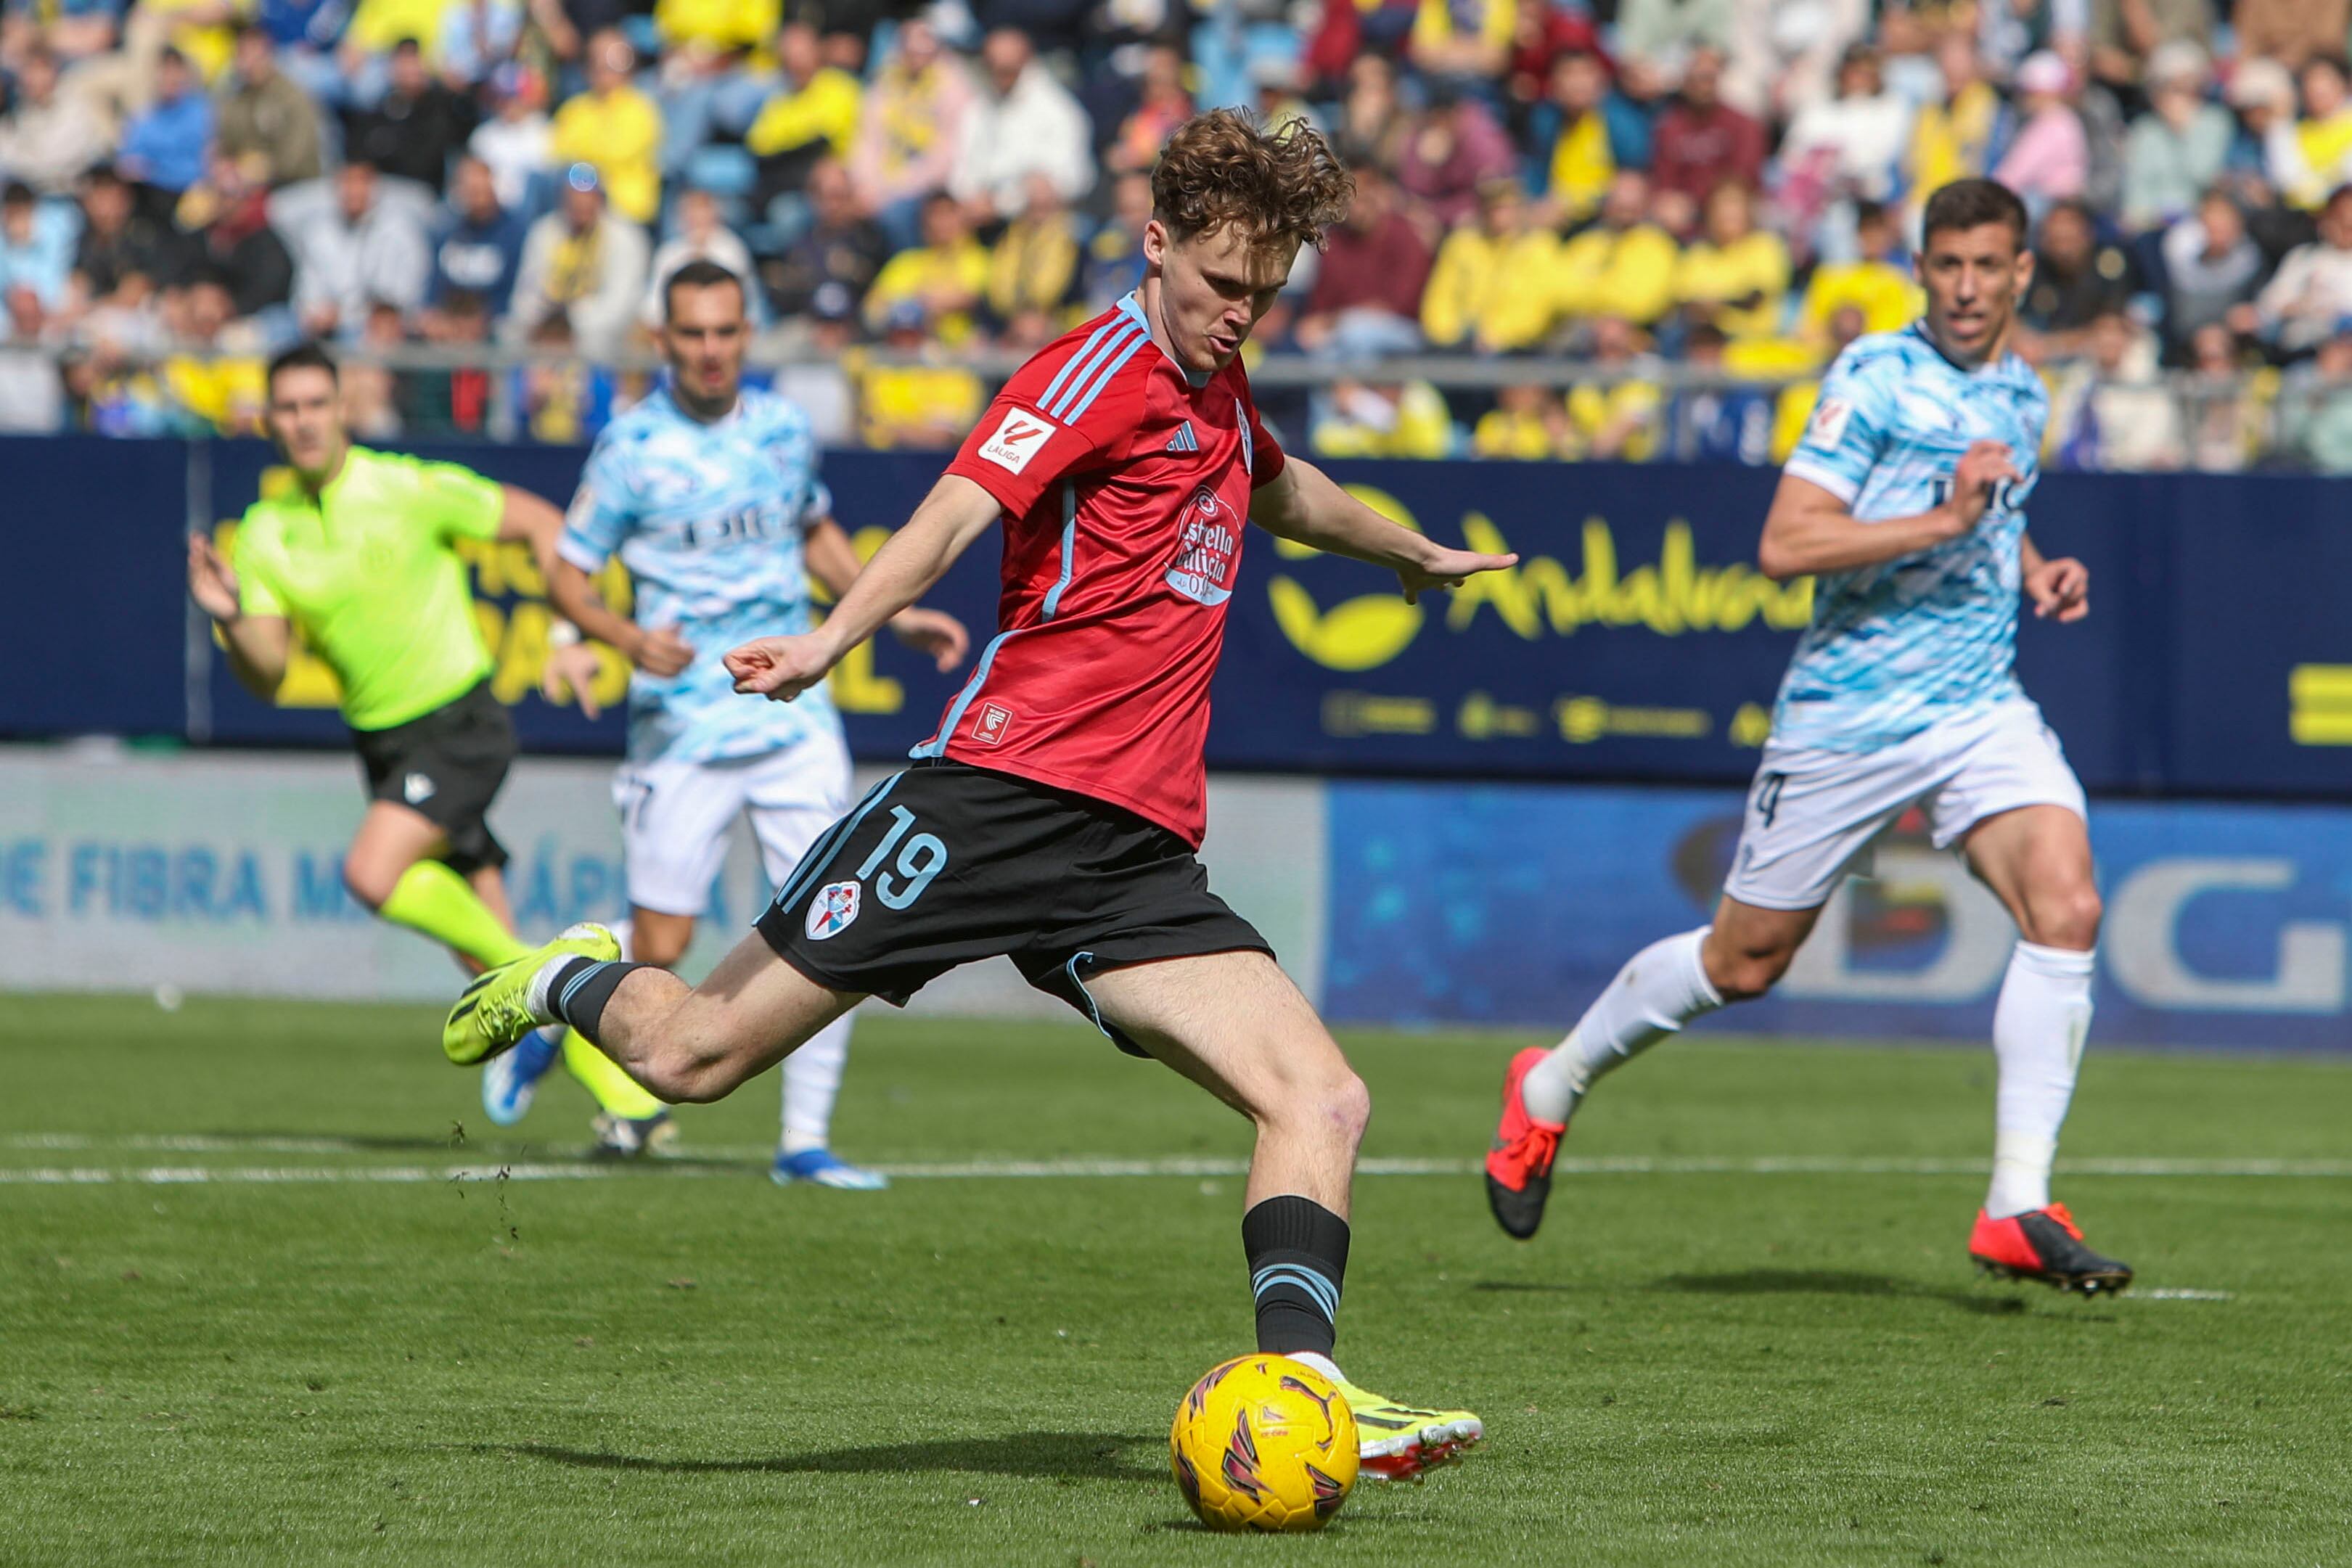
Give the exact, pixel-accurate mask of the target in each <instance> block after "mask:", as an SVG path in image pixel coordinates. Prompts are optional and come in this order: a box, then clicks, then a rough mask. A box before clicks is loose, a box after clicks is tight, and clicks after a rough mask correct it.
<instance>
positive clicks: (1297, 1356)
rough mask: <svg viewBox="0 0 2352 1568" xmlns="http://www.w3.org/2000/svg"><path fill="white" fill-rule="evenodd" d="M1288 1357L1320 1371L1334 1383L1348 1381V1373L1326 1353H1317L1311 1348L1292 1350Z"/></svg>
mask: <svg viewBox="0 0 2352 1568" xmlns="http://www.w3.org/2000/svg"><path fill="white" fill-rule="evenodd" d="M1289 1357H1290V1359H1291V1360H1293V1361H1295V1362H1297V1364H1299V1365H1301V1366H1305V1367H1310V1368H1312V1369H1313V1370H1315V1371H1317V1372H1319V1373H1321V1374H1322V1375H1324V1376H1326V1377H1328V1378H1329V1379H1330V1380H1331V1381H1332V1382H1334V1383H1345V1382H1347V1381H1348V1375H1347V1374H1346V1373H1344V1372H1341V1371H1340V1370H1339V1363H1338V1362H1336V1361H1333V1360H1332V1359H1331V1358H1330V1357H1329V1356H1328V1355H1318V1354H1316V1353H1315V1352H1314V1351H1311V1350H1294V1351H1291V1352H1290V1353H1289Z"/></svg>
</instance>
